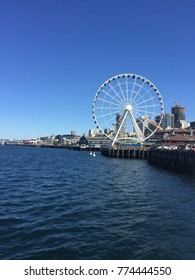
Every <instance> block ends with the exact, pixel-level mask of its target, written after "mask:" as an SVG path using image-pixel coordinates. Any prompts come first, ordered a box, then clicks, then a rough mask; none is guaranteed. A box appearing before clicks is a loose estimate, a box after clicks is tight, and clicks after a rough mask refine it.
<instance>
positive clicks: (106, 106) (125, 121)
mask: <svg viewBox="0 0 195 280" xmlns="http://www.w3.org/2000/svg"><path fill="white" fill-rule="evenodd" d="M92 114H93V119H94V122H95V124H96V126H97V128H98V129H99V130H101V132H102V133H103V134H104V135H105V136H107V137H108V138H110V140H111V142H112V145H114V144H115V143H120V144H121V143H143V142H144V141H145V140H147V139H148V138H149V137H151V136H152V135H153V134H154V132H155V131H156V130H157V129H158V128H159V127H160V124H161V122H162V118H163V114H164V106H163V100H162V97H161V94H160V92H159V90H158V89H157V87H156V86H155V85H154V84H153V83H151V82H150V81H149V80H148V79H146V78H144V77H142V76H140V75H136V74H120V75H117V76H114V77H112V78H110V79H108V80H107V81H106V82H105V83H103V85H102V86H101V87H100V88H99V89H98V91H97V93H96V95H95V98H94V102H93V106H92Z"/></svg>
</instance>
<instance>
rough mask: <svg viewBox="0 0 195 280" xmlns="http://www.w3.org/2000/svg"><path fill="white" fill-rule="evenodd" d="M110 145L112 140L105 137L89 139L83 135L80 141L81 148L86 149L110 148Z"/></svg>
mask: <svg viewBox="0 0 195 280" xmlns="http://www.w3.org/2000/svg"><path fill="white" fill-rule="evenodd" d="M110 143H111V140H110V139H108V138H107V137H106V136H103V135H102V136H95V137H88V136H84V135H83V136H82V137H81V138H80V140H79V146H80V147H86V148H101V147H103V146H109V145H110Z"/></svg>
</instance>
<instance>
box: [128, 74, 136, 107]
mask: <svg viewBox="0 0 195 280" xmlns="http://www.w3.org/2000/svg"><path fill="white" fill-rule="evenodd" d="M134 79H135V80H134V82H133V86H132V89H131V95H130V99H129V102H131V103H132V96H133V93H135V92H134V88H135V84H136V78H134Z"/></svg>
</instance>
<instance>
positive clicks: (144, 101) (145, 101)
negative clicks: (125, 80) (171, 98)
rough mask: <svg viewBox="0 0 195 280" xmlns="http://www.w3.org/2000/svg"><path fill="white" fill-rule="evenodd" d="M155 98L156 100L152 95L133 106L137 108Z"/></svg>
mask: <svg viewBox="0 0 195 280" xmlns="http://www.w3.org/2000/svg"><path fill="white" fill-rule="evenodd" d="M155 98H156V96H155V95H154V96H152V97H150V98H148V99H145V100H143V101H141V102H140V103H136V104H135V106H139V105H141V104H143V103H147V102H148V101H150V100H152V99H155Z"/></svg>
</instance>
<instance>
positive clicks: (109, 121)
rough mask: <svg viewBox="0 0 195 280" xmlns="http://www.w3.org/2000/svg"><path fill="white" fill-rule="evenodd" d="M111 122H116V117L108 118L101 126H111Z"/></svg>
mask: <svg viewBox="0 0 195 280" xmlns="http://www.w3.org/2000/svg"><path fill="white" fill-rule="evenodd" d="M110 124H112V125H113V124H115V119H114V118H113V117H112V118H110V119H108V120H106V121H105V122H103V123H102V124H101V127H102V128H103V129H104V128H110ZM105 126H107V127H105Z"/></svg>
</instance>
